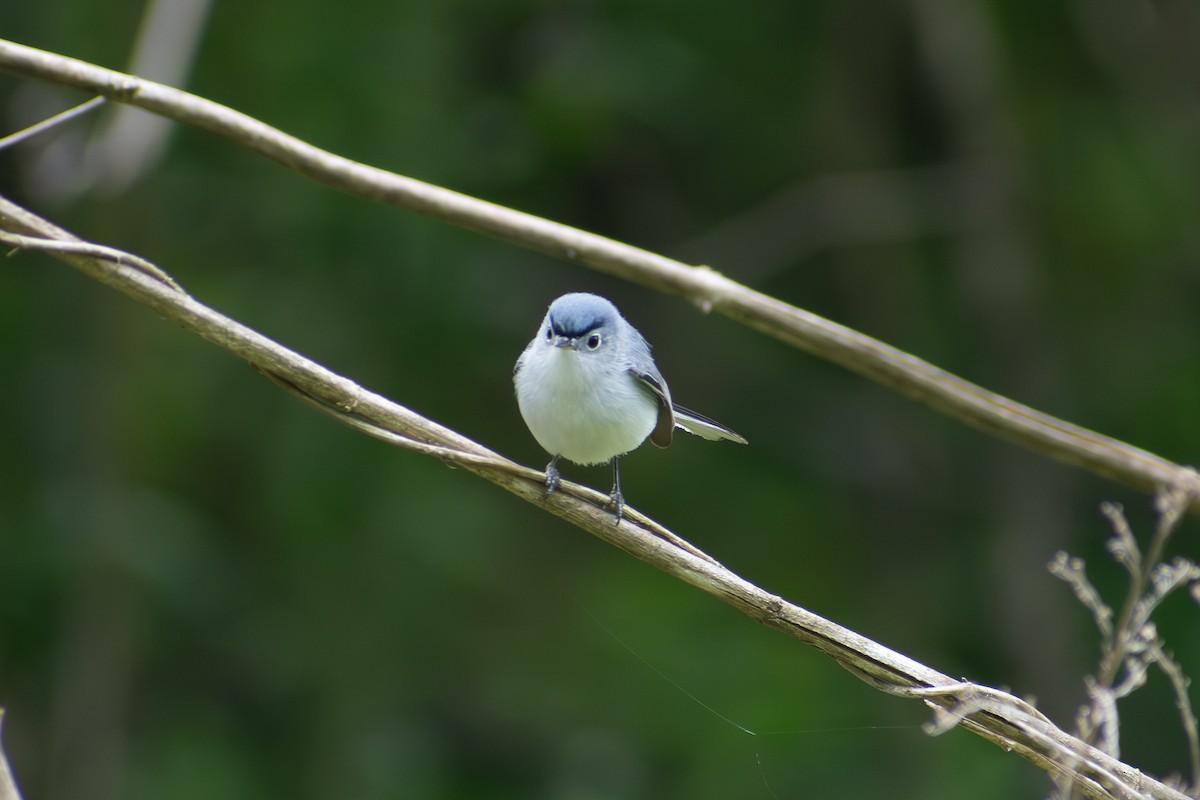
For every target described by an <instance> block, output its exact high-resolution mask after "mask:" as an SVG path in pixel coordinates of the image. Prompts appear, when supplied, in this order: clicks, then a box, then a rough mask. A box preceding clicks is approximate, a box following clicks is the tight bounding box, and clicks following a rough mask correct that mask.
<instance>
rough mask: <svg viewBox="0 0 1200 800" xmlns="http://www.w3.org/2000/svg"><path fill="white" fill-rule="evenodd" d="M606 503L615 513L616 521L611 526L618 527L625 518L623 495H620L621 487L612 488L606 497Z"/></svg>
mask: <svg viewBox="0 0 1200 800" xmlns="http://www.w3.org/2000/svg"><path fill="white" fill-rule="evenodd" d="M608 502H609V505H611V506H612V507H613V510H614V511H615V512H616V520H615V521H614V522H613V525H620V524H621V520H622V519H623V518H624V516H625V495H623V494H621V487H619V486H614V487H613V490H612V494H610V495H609V496H608Z"/></svg>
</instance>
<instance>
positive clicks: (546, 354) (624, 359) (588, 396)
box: [513, 292, 746, 525]
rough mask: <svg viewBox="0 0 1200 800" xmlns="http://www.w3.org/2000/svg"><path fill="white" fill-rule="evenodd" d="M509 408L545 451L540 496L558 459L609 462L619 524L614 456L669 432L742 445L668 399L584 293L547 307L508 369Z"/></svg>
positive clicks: (639, 355)
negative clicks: (512, 402)
mask: <svg viewBox="0 0 1200 800" xmlns="http://www.w3.org/2000/svg"><path fill="white" fill-rule="evenodd" d="M513 384H514V386H515V389H516V395H517V406H518V408H519V409H520V412H521V417H522V418H523V419H524V420H525V424H526V425H527V426H528V427H529V431H530V433H532V434H533V438H534V439H536V440H537V443H538V444H539V445H541V446H542V448H543V449H544V450H545V451H546V452H547V453H549V454H550V456H551V458H550V463H549V464H547V465H546V493H547V494H550V493H553V492H554V491H555V490H556V489H557V488H558V486H559V482H560V479H561V478H560V473H559V469H558V462H559V460H560V459H566V460H567V461H570V462H572V463H574V464H578V465H580V466H591V465H595V464H604V463H607V462H611V463H612V466H613V488H612V492H611V493H610V495H609V502H610V505H611V506H612V507H613V509H614V511H615V515H616V521H615V524H616V525H620V524H621V519H622V517H623V516H624V513H625V497H624V494H623V493H622V491H621V457H622V456H624V455H625V454H627V453H629V452H630V451H631V450H634V449H636V448H637V447H639V446H640V445H641V444H642V443H643V442H645V441H646V439H647V438H649V439H650V442H651V443H652V444H654V445H657V446H658V447H667V446H668V445H670V444H671V439H672V436H673V434H674V431H675V429H676V428H681V429H683V430H685V431H687V432H689V433H692V434H695V435H697V436H700V437H701V438H704V439H708V440H710V441H718V440H722V439H724V440H728V441H732V442H737V443H739V444H746V439H745V438H744V437H742V436H741V435H740V434H738V433H736V432H734V431H732V430H730V429H729V428H727V427H725V426H724V425H722V424H720V423H719V422H715V421H713V420H711V419H709V418H708V417H705V416H703V415H701V414H697V413H696V412H694V411H690V410H688V409H686V408H683V407H682V406H678V405H676V404H675V403H674V402H672V400H671V391H670V389H668V388H667V382H666V381H665V380H664V379H663V376H662V373H660V372H659V371H658V367H657V366H656V365H655V363H654V358H653V356H652V355H651V353H650V345H649V344H648V343H647V342H646V339H645V338H644V337H643V336H642V334H641V333H639V332H638V330H637V328H635V327H633V325H631V324H630V323H629V322H627V321H626V319H625V318H624V317H623V316H621V312H619V311H618V310H617V307H616V306H614V305H613V304H612V302H610V301H609V300H607V299H605V298H603V297H600V296H599V295H595V294H589V293H586V292H574V293H571V294H565V295H563V296H561V297H559V298H558V299H556V300H555V301H554V302H553V303H551V304H550V308H549V310H547V311H546V316H545V317H544V318H543V319H542V323H541V325H540V326H539V327H538V330H537V333H535V334H534V337H533V339H532V340H531V341H530V342H529V344H528V345H527V346H526V347H525V349H524V351H522V353H521V355H520V356H519V357H518V358H517V363H516V366H515V367H514V369H513Z"/></svg>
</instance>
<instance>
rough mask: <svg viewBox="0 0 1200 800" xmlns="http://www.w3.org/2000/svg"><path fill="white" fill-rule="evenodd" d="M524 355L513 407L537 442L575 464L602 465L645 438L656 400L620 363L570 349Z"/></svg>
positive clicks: (655, 412) (536, 345) (654, 417)
mask: <svg viewBox="0 0 1200 800" xmlns="http://www.w3.org/2000/svg"><path fill="white" fill-rule="evenodd" d="M531 347H534V348H539V352H537V354H536V355H537V357H536V358H530V357H529V356H530V353H526V354H525V355H523V356H522V359H521V369H520V372H519V373H518V374H517V378H516V387H517V405H518V406H519V407H520V409H521V416H522V417H524V419H525V424H526V425H528V426H529V430H530V432H531V433H532V434H533V437H534V438H535V439H537V441H538V444H540V445H541V446H542V447H543V448H545V450H546V452H548V453H550V454H551V455H556V456H562V457H563V458H565V459H567V460H568V461H573V462H574V463H576V464H583V465H588V464H603V463H605V462H607V461H609V460H610V459H612V458H613V456H619V455H623V454H625V453H628V452H629V451H630V450H633V449H634V448H635V447H637V446H638V445H640V444H641V443H642V442H644V441H645V440H646V437H647V436H649V435H650V432H651V431H652V430H654V425H655V422H656V421H657V420H658V402H657V401H656V400H655V399H654V398H653V397H652V396H651V395H650V393H649V392H648V391H646V390H645V389H644V388H643V387H642V386H641V385H640V384H639V383H638V381H637V379H636V378H634V377H633V375H631V374H630V373H629V371H628V370H627V369H625V368H623V367H619V366H615V365H614V366H612V367H606V366H605V364H604V363H603V361H602V360H601V359H598V358H596V357H594V356H593V355H592V354H589V353H582V352H577V351H575V350H572V349H571V348H569V347H550V346H544V345H542V344H541V343H540V342H536V341H535V342H534V343H533V344H532V345H531Z"/></svg>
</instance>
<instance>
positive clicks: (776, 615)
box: [0, 198, 1187, 800]
mask: <svg viewBox="0 0 1200 800" xmlns="http://www.w3.org/2000/svg"><path fill="white" fill-rule="evenodd" d="M0 228H6V229H8V230H11V231H15V232H17V233H19V234H21V235H25V236H31V237H36V238H37V239H50V240H61V241H77V240H75V239H74V237H72V236H71V235H70V234H69V233H67V232H66V231H63V230H62V229H60V228H58V227H56V226H54V225H52V224H51V223H49V222H47V221H46V220H44V219H41V218H40V217H38V216H36V215H34V214H31V213H30V212H28V211H26V210H25V209H22V208H21V207H19V206H17V205H15V204H13V203H11V202H9V201H8V200H5V199H4V198H0ZM48 253H49V254H50V255H52V256H54V257H55V258H58V259H60V260H62V261H65V262H66V263H68V264H70V265H71V266H73V267H75V268H77V269H79V270H80V271H82V272H84V273H85V274H87V275H89V276H91V277H93V278H95V279H96V280H99V281H101V282H102V283H104V284H106V285H108V286H111V287H113V288H115V289H117V290H119V291H121V292H122V293H124V294H126V295H127V296H129V297H131V298H133V299H134V300H136V301H137V302H139V303H142V304H143V305H146V306H148V307H150V308H152V309H154V310H155V311H157V312H158V313H160V314H162V315H163V316H164V317H166V318H168V319H170V320H171V321H173V322H175V323H177V324H178V325H180V326H181V327H183V328H185V329H187V330H190V331H192V332H193V333H196V334H198V335H199V336H201V337H203V338H204V339H206V340H208V341H210V342H212V343H214V344H216V345H218V346H220V347H222V348H224V349H225V350H227V351H229V352H231V353H233V354H234V355H236V356H238V357H240V358H242V359H244V360H246V361H247V362H249V363H250V364H252V365H254V366H255V367H257V368H259V369H261V370H264V371H266V372H267V373H269V374H270V375H271V376H272V378H273V379H274V378H278V379H279V380H280V381H284V382H286V383H288V384H291V385H292V386H294V387H296V389H297V390H298V391H299V392H300V393H302V395H303V396H306V397H307V398H309V399H310V400H311V402H313V403H315V404H318V405H320V406H324V407H326V408H327V409H330V410H333V411H334V413H335V414H336V415H339V416H344V417H347V418H351V417H352V418H354V419H356V420H360V421H361V422H362V423H363V425H362V426H359V425H355V427H358V428H359V429H360V430H364V432H372V431H373V433H372V435H377V434H378V433H379V432H381V431H389V432H391V433H392V434H395V435H396V436H397V437H398V438H399V439H401V440H403V441H402V442H398V443H401V444H403V445H404V446H405V447H408V448H410V449H414V450H421V451H422V452H428V453H429V454H430V455H433V456H435V457H437V458H443V459H449V460H453V461H454V462H455V463H457V464H459V465H461V466H462V467H463V469H464V470H466V471H470V472H472V473H474V474H477V475H479V476H481V477H483V478H486V479H487V480H489V481H491V482H493V483H495V484H496V485H498V486H500V487H502V488H504V489H506V490H508V491H510V492H512V493H513V494H516V495H517V496H519V497H521V498H522V499H524V500H527V501H529V502H531V503H534V504H536V505H539V506H541V507H543V508H545V509H546V510H548V511H551V512H552V513H555V514H557V515H559V516H561V517H563V518H564V519H566V520H568V521H570V522H572V523H573V524H575V525H577V526H579V527H580V528H582V529H584V530H585V531H587V532H588V533H591V534H592V535H594V536H596V537H598V538H600V539H602V540H603V541H605V542H607V543H609V544H612V545H614V546H616V547H620V548H621V549H623V550H625V551H627V552H629V553H631V554H632V555H634V556H636V557H638V558H639V559H641V560H643V561H645V562H646V563H648V564H651V565H652V566H654V567H657V568H658V569H661V570H663V571H664V572H667V573H668V574H670V575H672V576H674V577H676V578H679V579H680V580H683V581H685V582H686V583H688V584H690V585H692V586H695V587H697V588H699V589H702V590H703V591H705V592H707V593H708V594H711V595H713V596H714V597H716V598H718V599H719V600H721V601H722V602H725V603H727V604H729V605H731V606H733V607H734V608H736V609H738V610H739V611H741V612H742V613H744V614H746V615H747V616H749V617H750V618H752V619H754V620H756V621H758V622H759V623H761V624H763V625H765V626H767V627H769V628H772V629H774V630H777V631H781V632H783V633H786V634H788V635H789V636H792V637H794V638H796V639H798V640H799V641H801V642H804V643H805V644H808V645H810V646H812V647H815V648H817V649H818V650H820V651H821V652H823V653H825V654H826V655H828V656H830V657H831V658H833V659H834V660H835V661H836V662H837V663H838V664H840V665H841V666H844V667H846V668H847V669H849V670H850V671H851V672H852V673H853V674H855V675H857V676H858V677H860V678H861V679H863V680H864V681H865V682H867V683H868V684H869V685H872V686H875V687H877V688H880V689H881V690H884V691H887V692H890V693H892V694H897V695H901V696H906V697H911V698H915V699H920V700H922V701H923V702H926V703H932V704H934V705H935V706H937V707H939V708H944V709H948V710H949V711H950V714H951V718H952V719H953V721H954V722H955V723H956V724H958V725H961V726H963V727H964V728H966V729H967V730H970V731H971V732H973V733H976V734H978V735H980V736H982V737H984V738H985V739H987V740H989V741H991V742H994V743H995V744H997V745H999V746H1001V747H1003V748H1004V749H1005V750H1008V751H1013V752H1016V753H1018V754H1019V755H1021V756H1022V757H1023V758H1026V759H1028V760H1029V761H1031V762H1033V763H1034V764H1037V765H1038V766H1040V767H1041V768H1043V769H1045V770H1047V771H1048V772H1049V773H1051V774H1052V775H1055V776H1063V775H1069V776H1070V778H1071V780H1073V781H1075V782H1076V783H1077V785H1079V786H1081V787H1083V788H1084V789H1085V791H1087V793H1088V794H1089V796H1091V797H1095V798H1132V797H1149V798H1154V799H1155V800H1187V799H1186V798H1185V796H1184V795H1182V794H1180V793H1179V792H1177V791H1175V790H1174V789H1171V788H1170V787H1168V786H1166V785H1164V784H1162V783H1160V782H1158V781H1155V780H1153V779H1150V778H1147V777H1145V776H1143V775H1142V774H1141V773H1140V772H1139V771H1137V770H1136V769H1133V768H1131V767H1129V766H1127V765H1125V764H1122V763H1121V762H1120V761H1118V760H1116V759H1114V758H1112V757H1110V756H1108V755H1107V754H1105V753H1103V752H1101V751H1100V750H1098V749H1096V748H1094V747H1090V746H1089V745H1087V744H1086V743H1085V742H1082V741H1080V740H1078V739H1076V738H1074V737H1072V736H1070V735H1069V734H1067V733H1066V732H1064V731H1062V730H1061V729H1059V728H1056V727H1055V726H1054V725H1052V724H1051V723H1050V722H1049V720H1047V719H1045V717H1043V716H1042V715H1040V714H1038V713H1037V712H1036V711H1035V710H1032V707H1031V706H1029V705H1028V704H1027V703H1024V702H1023V701H1021V700H1019V699H1018V698H1016V697H1013V696H1012V695H1009V694H1007V693H1005V692H1001V691H999V690H996V689H989V688H987V687H982V686H978V685H976V684H971V683H964V682H961V681H956V680H953V679H952V678H950V677H948V676H947V675H944V674H942V673H940V672H938V671H936V670H933V669H931V668H929V667H927V666H925V665H923V664H921V663H919V662H917V661H914V660H913V659H911V658H908V657H907V656H904V655H902V654H900V653H897V652H895V651H894V650H890V649H888V648H887V647H884V646H883V645H881V644H879V643H877V642H874V641H872V640H870V639H867V638H866V637H864V636H861V635H860V634H857V633H855V632H854V631H851V630H849V629H847V628H844V627H842V626H840V625H837V624H836V623H834V622H831V621H829V620H827V619H824V618H823V617H820V616H818V615H816V614H813V613H812V612H810V611H808V610H806V609H804V608H801V607H800V606H797V605H794V604H792V603H789V602H787V601H785V600H784V599H783V598H781V597H778V596H776V595H773V594H771V593H769V592H767V591H765V590H763V589H761V588H759V587H758V586H756V585H754V584H752V583H750V582H749V581H747V580H745V579H744V578H741V577H740V576H738V575H736V574H734V573H733V572H731V571H730V570H728V569H726V568H725V567H723V566H721V565H720V564H718V563H716V562H715V561H713V560H711V559H709V558H707V557H704V556H702V554H697V552H696V551H694V549H692V548H690V547H689V548H683V547H680V546H677V545H676V544H674V543H672V541H669V540H668V539H667V538H664V537H663V536H661V535H657V534H656V533H655V532H654V530H652V529H651V528H649V527H645V526H643V525H641V524H639V523H638V522H637V520H636V519H634V518H632V517H631V516H629V515H627V517H626V521H623V522H622V523H621V524H620V525H614V524H613V523H612V515H611V514H610V513H609V512H608V511H607V509H606V508H604V507H603V506H600V505H593V504H592V503H589V502H586V501H585V500H583V499H580V497H577V496H575V495H574V493H569V492H555V493H554V494H552V495H549V496H546V495H545V493H544V486H543V483H542V477H543V476H542V475H541V473H539V472H537V471H535V470H528V469H524V468H522V467H519V466H518V465H516V464H512V462H508V461H507V460H506V459H504V458H503V457H502V456H500V455H498V454H496V453H494V452H493V451H491V450H489V449H488V448H486V447H484V446H483V445H480V444H478V443H477V442H474V441H471V440H470V439H468V438H466V437H464V436H462V435H460V434H458V433H456V432H454V431H452V430H450V429H448V428H445V427H444V426H442V425H439V424H438V423H436V422H434V421H432V420H429V419H426V418H425V417H422V416H420V415H418V414H416V413H414V412H412V411H411V410H409V409H407V408H405V407H403V406H400V405H398V404H396V403H393V402H391V401H390V400H387V399H386V398H383V397H381V396H379V395H377V394H374V393H372V392H370V391H368V390H366V389H364V388H362V387H360V386H358V385H357V384H355V383H354V382H352V381H350V380H348V379H346V378H344V377H342V376H340V375H338V374H336V373H334V372H332V371H330V370H328V369H326V368H325V367H323V366H321V365H320V364H317V363H316V362H313V361H311V360H309V359H306V358H304V357H303V356H301V355H299V354H298V353H296V352H294V351H292V350H289V349H287V348H285V347H283V346H282V345H280V344H278V343H276V342H274V341H272V340H271V339H268V338H267V337H265V336H263V335H262V334H260V333H258V332H256V331H254V330H251V329H250V328H248V327H246V326H245V325H242V324H240V323H238V322H236V321H234V320H232V319H229V318H228V317H225V316H223V315H221V314H219V313H218V312H216V311H214V310H213V309H211V308H209V307H207V306H205V305H203V304H202V303H200V302H198V301H197V300H196V299H195V298H193V297H190V296H189V295H187V294H185V293H183V292H181V291H177V290H176V289H174V288H172V287H171V285H169V284H168V283H165V282H163V281H161V280H160V279H159V278H158V277H156V276H154V275H152V274H150V273H146V272H143V271H141V270H137V269H129V268H126V267H125V266H123V265H122V264H120V263H117V262H115V261H114V260H112V259H110V258H108V257H105V254H102V253H100V252H87V251H86V250H80V249H78V248H66V249H64V248H58V249H54V250H48ZM160 271H161V270H160ZM368 428H369V429H371V431H368V430H367V429H368ZM389 438H390V436H389ZM597 494H598V493H597ZM600 502H603V500H602V499H601V500H600ZM945 719H946V718H943V722H945Z"/></svg>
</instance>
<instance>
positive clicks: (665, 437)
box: [629, 369, 675, 447]
mask: <svg viewBox="0 0 1200 800" xmlns="http://www.w3.org/2000/svg"><path fill="white" fill-rule="evenodd" d="M629 374H631V375H633V377H635V378H637V379H638V381H639V382H640V383H641V384H642V385H643V386H645V387H646V389H647V390H648V391H649V392H650V394H651V395H653V396H654V399H655V400H657V401H658V422H657V423H655V425H654V430H652V431H650V441H651V442H653V443H654V444H656V445H658V446H659V447H666V446H668V445H669V444H671V436H672V435H673V434H674V433H675V407H674V406H673V405H671V392H670V390H669V389H667V384H666V382H665V381H663V379H662V376H661V375H659V374H658V370H655V372H654V374H651V373H649V372H638V371H637V370H635V369H630V370H629Z"/></svg>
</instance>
